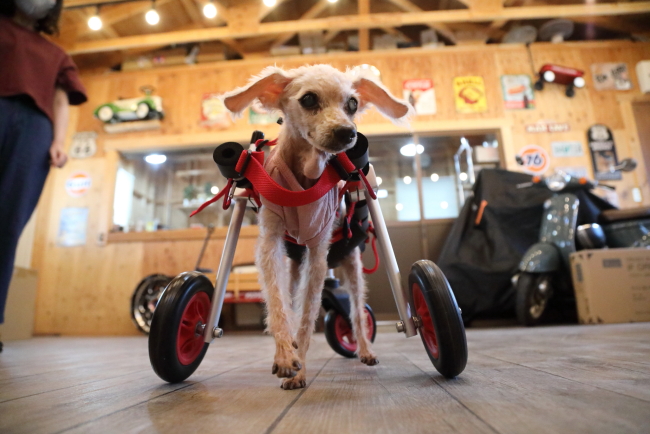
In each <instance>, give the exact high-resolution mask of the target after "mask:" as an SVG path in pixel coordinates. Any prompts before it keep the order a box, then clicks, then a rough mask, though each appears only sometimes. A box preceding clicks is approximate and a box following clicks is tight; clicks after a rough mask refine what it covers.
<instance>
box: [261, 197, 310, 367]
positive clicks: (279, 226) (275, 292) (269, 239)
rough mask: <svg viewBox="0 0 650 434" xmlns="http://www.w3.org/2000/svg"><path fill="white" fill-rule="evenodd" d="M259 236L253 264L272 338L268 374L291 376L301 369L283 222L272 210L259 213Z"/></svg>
mask: <svg viewBox="0 0 650 434" xmlns="http://www.w3.org/2000/svg"><path fill="white" fill-rule="evenodd" d="M259 218H260V225H259V228H260V237H259V239H258V242H257V249H256V264H257V266H258V268H259V272H260V283H261V284H262V291H263V294H264V298H265V300H266V310H267V312H266V325H267V331H268V332H270V333H271V334H273V337H274V338H275V358H274V360H273V362H274V363H273V368H272V373H273V374H276V375H277V376H278V377H295V376H296V374H297V373H298V372H299V371H300V369H301V368H302V365H301V364H300V360H299V358H298V357H297V356H296V354H295V351H294V346H293V343H294V342H293V322H294V321H293V319H294V314H293V310H292V309H291V294H290V290H289V282H287V279H286V274H287V273H286V271H285V270H286V264H285V261H284V253H285V252H284V240H283V234H284V223H283V222H282V220H281V219H280V218H279V217H278V216H277V215H275V214H274V213H273V212H272V211H270V210H268V209H265V208H262V210H261V212H260V216H259Z"/></svg>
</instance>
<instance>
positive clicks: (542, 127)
mask: <svg viewBox="0 0 650 434" xmlns="http://www.w3.org/2000/svg"><path fill="white" fill-rule="evenodd" d="M570 129H571V127H570V126H569V124H568V123H566V122H562V123H560V122H554V121H545V120H540V121H537V122H535V123H534V124H528V125H526V132H527V133H563V132H565V131H569V130H570Z"/></svg>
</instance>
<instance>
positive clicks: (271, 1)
mask: <svg viewBox="0 0 650 434" xmlns="http://www.w3.org/2000/svg"><path fill="white" fill-rule="evenodd" d="M275 3H277V2H276V0H264V6H266V7H267V8H272V7H273V6H275Z"/></svg>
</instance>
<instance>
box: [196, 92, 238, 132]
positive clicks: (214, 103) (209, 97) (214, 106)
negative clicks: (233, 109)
mask: <svg viewBox="0 0 650 434" xmlns="http://www.w3.org/2000/svg"><path fill="white" fill-rule="evenodd" d="M230 123H231V120H230V113H229V112H228V109H227V108H226V106H225V105H224V104H223V102H222V101H221V99H219V94H216V93H205V94H203V98H202V99H201V125H203V126H206V127H211V126H217V127H221V128H227V127H229V126H230Z"/></svg>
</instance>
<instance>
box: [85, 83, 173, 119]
mask: <svg viewBox="0 0 650 434" xmlns="http://www.w3.org/2000/svg"><path fill="white" fill-rule="evenodd" d="M140 90H142V91H143V92H144V94H145V96H144V97H140V98H129V99H119V100H117V101H112V102H109V103H106V104H102V105H100V106H99V107H97V108H96V109H95V112H94V114H95V117H96V118H97V119H99V120H100V121H102V122H104V123H107V124H109V123H110V124H112V123H116V122H122V121H141V120H146V119H162V118H163V117H164V113H163V108H162V98H161V97H159V96H152V95H151V93H152V92H153V88H152V87H148V86H147V87H142V88H141V89H140Z"/></svg>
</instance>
